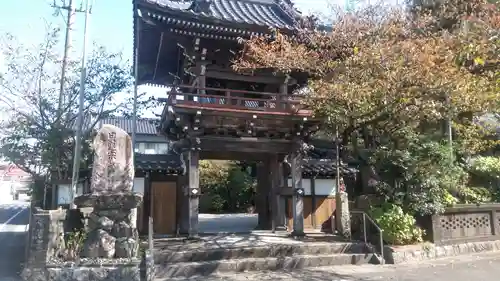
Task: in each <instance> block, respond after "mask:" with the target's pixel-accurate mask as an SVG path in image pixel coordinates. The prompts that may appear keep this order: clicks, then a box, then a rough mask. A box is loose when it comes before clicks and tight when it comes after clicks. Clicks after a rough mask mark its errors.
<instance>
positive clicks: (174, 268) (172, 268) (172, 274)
mask: <svg viewBox="0 0 500 281" xmlns="http://www.w3.org/2000/svg"><path fill="white" fill-rule="evenodd" d="M368 263H372V264H376V263H378V259H377V258H376V257H375V255H373V254H330V255H295V256H287V257H267V258H243V259H224V260H218V261H204V262H181V263H173V264H157V265H156V267H155V280H156V281H163V280H165V281H166V280H172V279H171V278H180V277H193V276H208V275H210V274H213V273H217V272H219V273H222V272H234V273H237V272H245V271H259V270H272V271H276V270H294V269H302V268H308V267H318V266H332V265H346V264H356V265H357V264H368Z"/></svg>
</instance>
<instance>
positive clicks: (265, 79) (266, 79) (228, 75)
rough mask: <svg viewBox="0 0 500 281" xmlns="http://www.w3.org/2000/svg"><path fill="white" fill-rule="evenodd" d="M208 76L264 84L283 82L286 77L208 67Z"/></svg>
mask: <svg viewBox="0 0 500 281" xmlns="http://www.w3.org/2000/svg"><path fill="white" fill-rule="evenodd" d="M206 75H207V77H209V78H215V79H223V80H232V81H243V82H253V83H262V84H276V85H277V84H282V83H283V81H285V79H286V77H278V76H271V75H266V76H263V75H241V74H237V73H234V72H231V71H227V70H220V69H210V68H208V69H207V74H206Z"/></svg>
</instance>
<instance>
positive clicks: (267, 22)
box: [146, 0, 295, 29]
mask: <svg viewBox="0 0 500 281" xmlns="http://www.w3.org/2000/svg"><path fill="white" fill-rule="evenodd" d="M146 1H147V2H149V3H151V4H156V5H158V6H159V7H160V8H164V9H168V10H171V11H174V12H178V13H185V14H186V15H191V16H195V17H200V16H201V17H205V18H207V19H215V20H218V21H223V22H224V21H225V22H230V23H241V24H252V25H260V26H266V27H273V28H283V29H293V27H294V26H295V19H294V18H293V17H292V16H291V15H289V13H286V12H285V11H284V10H283V9H282V8H281V7H280V5H279V4H278V3H276V2H275V1H273V0H211V1H210V4H209V7H208V9H205V10H201V11H197V10H196V9H193V5H192V2H193V1H176V0H146ZM205 1H206V0H205Z"/></svg>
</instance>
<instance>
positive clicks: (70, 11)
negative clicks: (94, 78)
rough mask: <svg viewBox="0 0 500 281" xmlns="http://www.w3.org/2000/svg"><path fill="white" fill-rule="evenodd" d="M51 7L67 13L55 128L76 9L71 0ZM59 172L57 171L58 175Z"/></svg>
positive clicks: (44, 204) (44, 200)
mask: <svg viewBox="0 0 500 281" xmlns="http://www.w3.org/2000/svg"><path fill="white" fill-rule="evenodd" d="M52 8H55V9H58V10H66V11H67V15H66V19H65V23H66V35H65V39H64V53H63V58H62V66H61V78H60V81H59V99H58V103H57V112H56V113H57V115H56V120H55V122H54V125H53V126H54V127H55V128H56V129H59V128H60V126H61V118H62V114H63V112H62V108H63V105H64V80H65V78H66V68H67V66H68V56H69V51H70V49H71V32H72V29H73V24H74V21H75V15H76V10H75V7H74V4H73V0H69V3H68V4H67V5H66V1H64V2H63V4H62V5H58V4H56V0H54V3H53V5H52ZM60 157H61V156H60V155H56V159H59V158H60ZM56 161H57V163H56V165H57V166H58V167H59V166H60V162H59V160H56ZM60 174H61V173H60V172H58V177H60ZM43 194H44V195H43V206H44V208H46V207H47V206H46V200H47V186H45V187H44V190H43ZM54 203H55V202H52V205H54Z"/></svg>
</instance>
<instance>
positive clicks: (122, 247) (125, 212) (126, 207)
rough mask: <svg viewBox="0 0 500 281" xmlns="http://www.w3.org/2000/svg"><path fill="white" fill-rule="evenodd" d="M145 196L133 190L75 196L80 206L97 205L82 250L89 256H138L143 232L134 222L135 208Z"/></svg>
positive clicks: (90, 218) (85, 255) (94, 206)
mask: <svg viewBox="0 0 500 281" xmlns="http://www.w3.org/2000/svg"><path fill="white" fill-rule="evenodd" d="M141 201H142V195H140V194H138V193H132V192H122V193H100V194H99V193H93V194H84V195H81V196H78V197H76V198H75V204H76V205H77V206H78V207H93V211H92V213H91V214H90V215H89V218H88V223H87V237H86V238H85V242H84V245H83V250H82V253H81V256H82V257H86V258H134V257H137V254H138V248H139V235H138V232H137V229H136V228H135V223H133V222H132V209H134V208H136V207H137V206H138V205H139V204H140V203H141Z"/></svg>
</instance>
